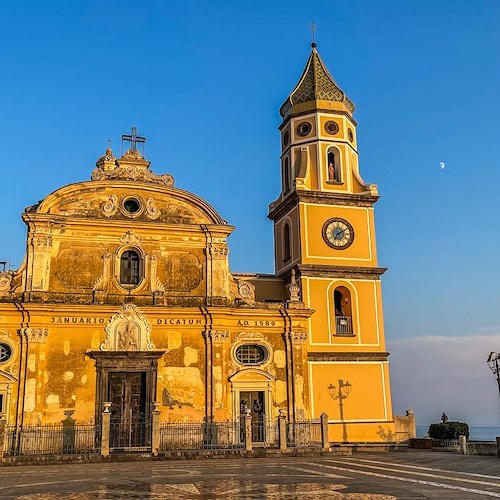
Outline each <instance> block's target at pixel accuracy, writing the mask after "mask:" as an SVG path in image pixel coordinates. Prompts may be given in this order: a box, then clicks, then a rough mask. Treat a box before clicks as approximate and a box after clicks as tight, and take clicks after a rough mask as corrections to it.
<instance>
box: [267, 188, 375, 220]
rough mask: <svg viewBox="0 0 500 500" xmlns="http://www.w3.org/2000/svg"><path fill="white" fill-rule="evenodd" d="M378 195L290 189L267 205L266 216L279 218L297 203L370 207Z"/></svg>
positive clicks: (274, 218)
mask: <svg viewBox="0 0 500 500" xmlns="http://www.w3.org/2000/svg"><path fill="white" fill-rule="evenodd" d="M379 198H380V196H378V195H373V194H371V193H370V192H366V193H362V194H357V193H329V192H325V191H297V190H295V191H292V192H291V193H290V194H289V195H288V196H286V197H285V198H284V199H283V200H280V201H275V202H273V203H271V205H269V214H268V216H267V217H268V218H269V219H271V220H273V221H276V220H278V219H281V217H283V215H285V214H287V213H288V212H289V211H290V210H291V209H292V208H294V207H295V206H296V205H297V204H299V203H312V204H317V205H339V206H350V207H372V206H373V205H374V204H375V203H376V202H377V201H378V200H379Z"/></svg>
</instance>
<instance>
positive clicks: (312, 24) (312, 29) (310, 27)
mask: <svg viewBox="0 0 500 500" xmlns="http://www.w3.org/2000/svg"><path fill="white" fill-rule="evenodd" d="M307 27H308V28H309V29H310V30H311V34H312V43H314V42H315V39H314V36H315V34H316V30H318V29H319V28H318V27H317V26H316V25H315V24H314V21H312V22H311V24H308V25H307Z"/></svg>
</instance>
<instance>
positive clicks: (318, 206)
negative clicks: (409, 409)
mask: <svg viewBox="0 0 500 500" xmlns="http://www.w3.org/2000/svg"><path fill="white" fill-rule="evenodd" d="M353 113H354V104H353V103H352V102H351V101H350V100H349V99H348V97H347V96H346V94H345V93H344V92H343V91H342V90H341V89H340V88H339V86H338V85H337V83H336V82H335V80H334V79H333V78H332V76H331V75H330V74H329V72H328V70H327V69H326V67H325V65H324V63H323V61H322V60H321V58H320V56H319V54H318V52H317V50H316V44H315V43H313V44H312V51H311V55H310V56H309V59H308V61H307V64H306V67H305V69H304V72H303V74H302V76H301V78H300V80H299V82H298V84H297V85H296V87H295V88H294V90H293V91H292V93H291V94H290V96H289V97H288V98H287V99H286V101H285V102H284V104H283V105H282V106H281V108H280V114H281V116H282V117H283V123H282V124H281V126H280V127H279V129H280V131H281V144H282V154H281V173H282V189H281V194H280V196H279V197H278V199H277V200H276V201H275V202H273V203H271V205H270V207H269V218H270V219H271V220H272V221H273V222H274V237H275V266H276V273H277V274H278V275H279V276H281V277H283V278H284V279H285V281H287V282H289V281H290V279H291V274H292V270H294V271H295V273H296V276H298V277H299V278H300V286H301V293H302V300H303V301H304V302H305V305H306V307H308V308H311V309H314V310H315V313H314V314H313V315H312V317H311V318H310V319H309V328H308V330H309V336H308V360H307V361H308V369H309V384H310V387H309V388H308V389H309V390H306V389H305V392H308V393H309V394H310V411H311V416H312V417H315V418H316V417H319V416H320V415H321V414H322V413H326V414H327V415H328V417H329V429H330V431H329V432H330V439H331V440H332V441H385V442H388V441H392V440H393V439H394V421H393V416H392V405H391V396H390V384H389V367H388V361H387V358H388V353H387V352H385V340H384V325H383V314H382V296H381V286H380V276H381V275H382V274H383V273H384V272H385V270H386V269H384V268H380V267H378V266H377V253H376V243H375V228H374V209H373V206H374V204H375V202H376V201H377V200H378V198H379V196H378V190H377V186H376V185H373V184H366V183H364V182H363V180H362V179H361V176H360V174H359V167H358V151H357V139H356V125H357V123H356V121H355V120H354V118H353V116H352V115H353Z"/></svg>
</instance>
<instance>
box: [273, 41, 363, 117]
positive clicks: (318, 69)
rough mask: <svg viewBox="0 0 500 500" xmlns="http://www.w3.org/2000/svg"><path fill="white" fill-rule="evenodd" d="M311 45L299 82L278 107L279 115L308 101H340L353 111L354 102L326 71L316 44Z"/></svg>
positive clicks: (283, 114)
mask: <svg viewBox="0 0 500 500" xmlns="http://www.w3.org/2000/svg"><path fill="white" fill-rule="evenodd" d="M311 46H312V51H311V55H310V56H309V59H308V61H307V64H306V67H305V69H304V72H303V73H302V76H301V77H300V80H299V83H298V84H297V86H296V87H295V88H294V89H293V91H292V93H291V94H290V95H289V97H288V98H287V99H286V101H285V102H284V103H283V105H282V106H281V108H280V114H281V116H285V115H286V114H287V112H288V111H289V109H290V108H291V107H292V106H294V105H296V104H301V103H305V102H310V101H334V102H341V103H343V104H344V106H345V107H346V108H347V110H348V111H349V112H350V113H353V112H354V104H353V103H352V102H351V101H350V100H349V98H348V97H347V96H346V94H345V92H344V91H343V90H342V89H341V88H340V87H339V86H338V85H337V84H336V83H335V80H334V79H333V78H332V76H331V75H330V73H328V70H327V69H326V67H325V65H324V63H323V61H322V60H321V57H320V56H319V54H318V51H317V50H316V44H315V43H312V45H311Z"/></svg>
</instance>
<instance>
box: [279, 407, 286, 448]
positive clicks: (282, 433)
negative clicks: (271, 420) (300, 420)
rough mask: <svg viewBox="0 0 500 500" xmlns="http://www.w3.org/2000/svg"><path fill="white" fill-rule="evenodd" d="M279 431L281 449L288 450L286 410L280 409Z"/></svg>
mask: <svg viewBox="0 0 500 500" xmlns="http://www.w3.org/2000/svg"><path fill="white" fill-rule="evenodd" d="M279 412H280V414H279V417H278V432H279V438H280V450H281V451H286V417H285V410H279Z"/></svg>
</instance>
